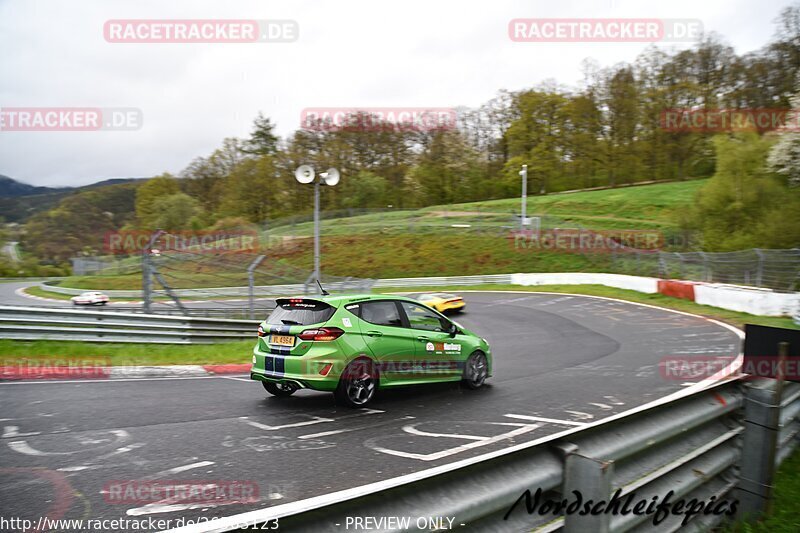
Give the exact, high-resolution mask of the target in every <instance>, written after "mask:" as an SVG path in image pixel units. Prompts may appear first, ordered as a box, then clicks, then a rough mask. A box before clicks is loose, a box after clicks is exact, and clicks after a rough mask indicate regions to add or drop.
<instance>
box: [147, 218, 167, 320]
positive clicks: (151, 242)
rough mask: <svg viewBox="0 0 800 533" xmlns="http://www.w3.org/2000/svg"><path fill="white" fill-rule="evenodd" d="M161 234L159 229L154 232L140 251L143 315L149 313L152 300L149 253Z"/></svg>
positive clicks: (151, 273)
mask: <svg viewBox="0 0 800 533" xmlns="http://www.w3.org/2000/svg"><path fill="white" fill-rule="evenodd" d="M163 233H164V232H163V231H162V230H160V229H159V230H156V231H155V233H153V234H152V235H151V236H150V240H149V241H147V247H146V248H145V249H144V250H142V310H143V311H144V312H145V313H149V312H150V310H151V304H152V300H153V294H152V285H153V271H152V268H151V266H150V261H151V259H150V251H151V250H152V249H153V245H154V244H155V243H156V241H157V240H158V238H159V237H161V235H162V234H163Z"/></svg>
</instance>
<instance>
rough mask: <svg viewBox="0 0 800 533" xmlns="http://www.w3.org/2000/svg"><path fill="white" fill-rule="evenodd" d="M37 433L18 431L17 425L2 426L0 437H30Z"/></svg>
mask: <svg viewBox="0 0 800 533" xmlns="http://www.w3.org/2000/svg"><path fill="white" fill-rule="evenodd" d="M38 434H39V432H38V431H33V432H31V433H20V432H19V426H5V427H4V428H3V435H2V436H0V439H10V438H13V437H32V436H34V435H38Z"/></svg>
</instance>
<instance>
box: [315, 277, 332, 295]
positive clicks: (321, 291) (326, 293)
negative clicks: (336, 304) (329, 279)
mask: <svg viewBox="0 0 800 533" xmlns="http://www.w3.org/2000/svg"><path fill="white" fill-rule="evenodd" d="M317 286H318V287H319V292H320V293H321V294H322V295H323V296H328V295H330V293H329V292H328V291H326V290H325V289H323V288H322V283H320V282H319V280H317Z"/></svg>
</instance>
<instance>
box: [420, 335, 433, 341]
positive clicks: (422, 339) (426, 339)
mask: <svg viewBox="0 0 800 533" xmlns="http://www.w3.org/2000/svg"><path fill="white" fill-rule="evenodd" d="M417 340H418V341H422V342H426V341H429V340H431V339H430V337H423V336H419V337H417Z"/></svg>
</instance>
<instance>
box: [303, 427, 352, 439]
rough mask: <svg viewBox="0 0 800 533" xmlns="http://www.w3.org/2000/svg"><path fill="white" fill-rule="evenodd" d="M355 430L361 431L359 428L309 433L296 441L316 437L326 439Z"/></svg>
mask: <svg viewBox="0 0 800 533" xmlns="http://www.w3.org/2000/svg"><path fill="white" fill-rule="evenodd" d="M356 429H361V428H353V429H334V430H333V431H323V432H321V433H310V434H308V435H300V436H299V437H297V438H298V439H316V438H317V437H327V436H329V435H338V434H339V433H347V432H348V431H355V430H356Z"/></svg>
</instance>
